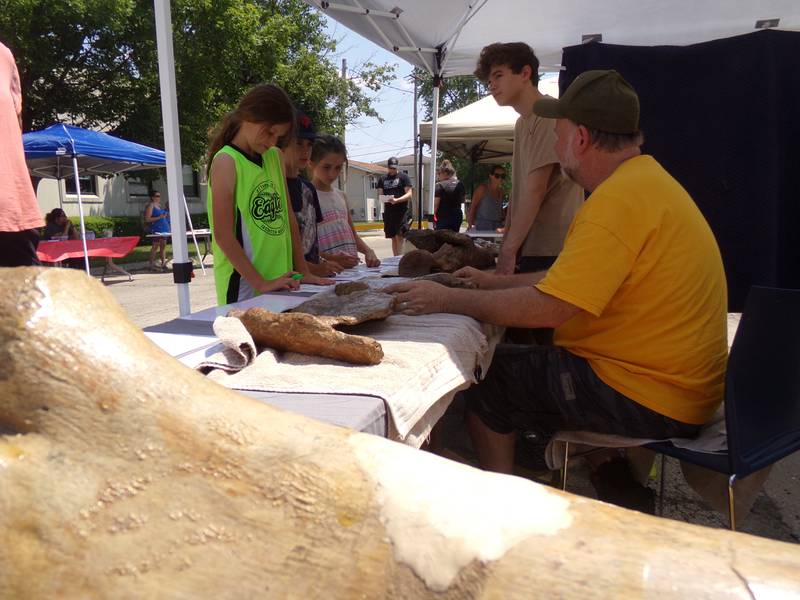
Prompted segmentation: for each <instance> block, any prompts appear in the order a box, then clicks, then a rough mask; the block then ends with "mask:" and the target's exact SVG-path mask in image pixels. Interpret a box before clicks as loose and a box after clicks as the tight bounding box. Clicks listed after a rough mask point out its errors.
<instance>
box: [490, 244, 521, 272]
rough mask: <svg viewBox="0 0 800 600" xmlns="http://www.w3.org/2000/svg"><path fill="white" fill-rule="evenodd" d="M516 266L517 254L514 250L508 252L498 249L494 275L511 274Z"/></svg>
mask: <svg viewBox="0 0 800 600" xmlns="http://www.w3.org/2000/svg"><path fill="white" fill-rule="evenodd" d="M516 267H517V254H516V252H514V253H513V254H512V253H509V252H503V250H502V249H501V250H500V255H499V256H498V257H497V267H496V268H495V270H494V272H495V274H496V275H513V274H514V270H515V269H516Z"/></svg>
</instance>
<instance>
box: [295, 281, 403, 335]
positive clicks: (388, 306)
mask: <svg viewBox="0 0 800 600" xmlns="http://www.w3.org/2000/svg"><path fill="white" fill-rule="evenodd" d="M393 306H394V296H392V295H391V294H386V293H384V292H380V291H377V290H373V289H371V288H370V287H369V285H368V284H367V283H364V282H360V281H353V282H348V283H340V284H339V285H337V286H336V288H335V289H334V290H333V292H321V293H319V294H317V295H316V296H313V297H312V298H310V299H308V300H306V301H305V302H303V303H302V304H301V305H299V306H296V307H294V308H293V309H292V310H291V312H293V313H306V314H309V315H314V316H316V317H319V320H320V321H322V322H324V323H327V324H328V325H331V326H336V325H358V324H359V323H363V322H364V321H374V320H377V319H385V318H386V317H388V316H389V315H391V314H392V307H393Z"/></svg>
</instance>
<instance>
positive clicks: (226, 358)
mask: <svg viewBox="0 0 800 600" xmlns="http://www.w3.org/2000/svg"><path fill="white" fill-rule="evenodd" d="M214 332H215V333H216V334H217V336H218V337H219V338H220V341H222V342H223V343H224V345H225V350H224V351H222V352H218V353H217V354H214V355H212V356H211V357H209V359H207V360H206V361H204V362H203V363H201V364H200V365H198V367H197V368H198V369H199V370H201V371H202V372H204V373H207V374H208V377H209V378H211V379H213V380H215V381H217V382H218V383H220V384H221V385H224V386H225V387H228V388H231V389H239V390H256V391H264V392H304V393H317V394H320V393H328V394H331V393H333V394H360V395H368V396H377V397H379V398H382V399H383V400H384V402H385V403H386V406H387V409H388V413H389V416H390V418H389V419H388V422H389V427H388V437H389V438H390V439H396V440H401V441H404V442H406V443H409V444H411V445H415V446H419V444H420V443H421V442H422V441H423V440H424V439H425V437H427V435H428V433H429V432H430V429H431V428H432V427H433V425H434V424H435V423H436V421H437V420H438V418H439V417H440V416H441V415H442V414H443V413H444V410H445V409H446V408H447V405H448V404H449V402H450V400H452V397H453V395H454V394H455V392H457V391H458V390H461V389H464V388H466V387H469V386H470V385H471V384H472V383H474V382H475V381H476V378H475V371H476V367H480V370H481V372H482V373H486V371H487V370H488V368H489V364H490V363H491V359H492V354H493V353H494V347H495V346H496V344H497V341H498V340H499V338H500V335H501V333H502V328H500V327H494V326H488V325H482V324H480V323H478V322H477V321H475V320H474V319H472V318H470V317H465V316H461V315H450V314H435V315H422V316H413V317H412V316H408V315H392V316H390V317H387V318H386V319H384V320H381V321H371V322H368V323H362V324H361V325H359V326H357V327H352V328H348V332H352V333H357V334H358V335H365V336H369V337H371V338H373V339H375V340H377V341H378V342H380V344H381V346H382V347H383V353H384V357H383V360H382V361H381V362H380V364H377V365H372V366H359V365H350V364H347V363H344V362H340V361H335V360H332V359H327V358H322V357H318V356H307V355H304V354H298V353H294V352H286V353H280V352H276V351H273V350H270V349H264V350H262V351H261V353H260V354H258V355H257V356H255V357H254V358H253V356H254V353H255V344H254V343H253V340H252V338H251V337H250V334H248V333H247V331H246V330H245V328H244V326H243V325H242V324H241V322H240V321H239V320H238V319H234V318H229V317H218V318H217V319H216V321H214Z"/></svg>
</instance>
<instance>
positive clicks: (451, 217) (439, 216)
mask: <svg viewBox="0 0 800 600" xmlns="http://www.w3.org/2000/svg"><path fill="white" fill-rule="evenodd" d="M436 172H437V173H438V175H439V182H438V183H437V184H436V188H435V189H434V194H433V202H434V204H433V214H434V216H435V217H436V219H435V220H436V224H435V226H434V229H449V230H451V231H455V232H456V233H458V231H459V230H460V229H461V222H462V221H463V220H464V212H463V211H462V210H461V206H462V205H463V204H464V197H465V196H466V190H465V189H464V184H463V183H461V182H460V181H459V180H458V177H456V170H455V168H454V167H453V163H451V162H450V161H449V160H443V161H442V162H441V163H440V164H439V168H438V169H437V170H436Z"/></svg>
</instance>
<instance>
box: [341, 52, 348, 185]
mask: <svg viewBox="0 0 800 600" xmlns="http://www.w3.org/2000/svg"><path fill="white" fill-rule="evenodd" d="M342 82H343V84H344V85H345V86H346V85H347V59H346V58H343V59H342ZM342 89H345V88H342ZM342 110H344V114H345V123H344V127H343V128H342V143H343V144H344V146H345V148H347V141H346V140H345V138H344V136H345V131H347V118H346V117H347V90H346V89H345V91H344V97H343V102H342ZM339 189H341V190H342V191H346V190H347V164H345V167H344V169H342V172H341V174H340V175H339Z"/></svg>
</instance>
